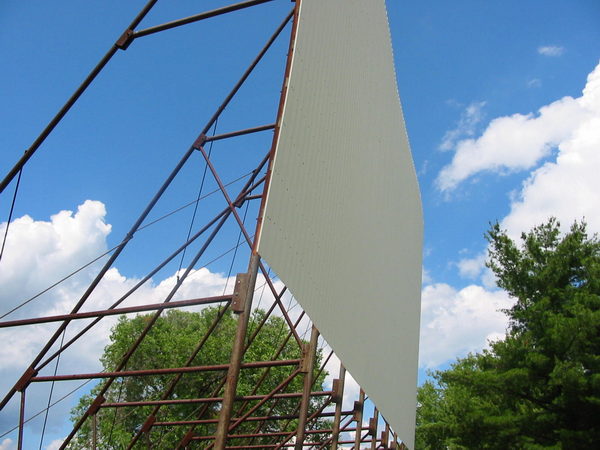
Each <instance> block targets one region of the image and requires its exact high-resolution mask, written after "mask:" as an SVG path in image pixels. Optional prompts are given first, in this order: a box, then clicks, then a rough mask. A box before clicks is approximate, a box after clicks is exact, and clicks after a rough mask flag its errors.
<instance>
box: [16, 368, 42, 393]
mask: <svg viewBox="0 0 600 450" xmlns="http://www.w3.org/2000/svg"><path fill="white" fill-rule="evenodd" d="M37 374H38V371H37V370H35V369H34V368H33V367H31V366H29V369H27V370H26V371H25V373H24V374H23V375H22V376H21V378H19V381H17V383H16V384H15V390H16V391H18V392H23V390H25V388H26V387H27V386H29V383H30V382H31V379H32V378H33V377H35V376H36V375H37Z"/></svg>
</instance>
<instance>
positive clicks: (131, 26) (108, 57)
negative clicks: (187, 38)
mask: <svg viewBox="0 0 600 450" xmlns="http://www.w3.org/2000/svg"><path fill="white" fill-rule="evenodd" d="M157 1H158V0H150V1H149V2H148V3H146V5H145V6H144V7H143V8H142V10H141V11H140V12H139V13H138V15H137V16H136V17H135V19H133V21H132V22H131V24H129V26H128V27H127V28H126V29H125V30H126V31H127V30H133V29H134V28H135V27H137V26H138V25H139V23H140V22H141V21H142V19H143V18H144V17H145V16H146V14H148V12H149V11H150V10H151V9H152V7H153V6H154V4H155V3H156V2H157ZM118 49H119V47H118V46H117V44H116V43H115V44H113V45H112V47H111V48H110V49H109V50H108V52H107V53H106V54H105V55H104V57H103V58H102V59H101V60H100V62H99V63H98V64H97V65H96V67H94V68H93V69H92V71H91V72H90V73H89V75H88V76H87V77H86V79H85V80H83V83H81V84H80V85H79V87H78V88H77V89H76V90H75V92H74V93H73V95H71V97H70V98H69V99H68V100H67V102H66V103H65V104H64V105H63V107H62V108H61V109H60V110H59V111H58V113H56V115H55V116H54V117H53V118H52V120H51V121H50V122H49V123H48V125H46V128H44V129H43V130H42V132H41V133H40V135H39V136H38V137H37V139H36V140H35V141H33V144H31V146H30V147H29V148H28V149H27V150H26V151H25V153H24V154H23V156H21V158H20V159H19V160H18V161H17V163H16V164H15V165H14V167H13V168H12V169H11V170H10V172H8V174H7V175H6V177H4V179H3V180H2V182H0V193H2V192H3V191H4V189H6V186H8V184H9V183H10V182H11V181H12V179H13V178H14V177H15V175H16V174H17V173H18V172H19V171H20V170H21V168H22V167H23V166H24V165H25V164H26V163H27V161H29V158H31V157H32V156H33V154H34V153H35V152H36V150H37V149H38V148H39V146H40V145H42V143H43V142H44V141H45V140H46V138H47V137H48V136H49V135H50V133H52V130H54V128H55V127H56V125H58V123H59V122H60V121H61V120H62V118H63V117H64V116H65V114H67V112H69V110H70V109H71V107H72V106H73V105H74V104H75V102H76V101H77V99H79V97H81V94H83V92H84V91H85V90H86V89H87V88H88V86H89V85H90V84H91V83H92V81H94V79H95V78H96V76H97V75H98V74H99V73H100V71H101V70H102V69H103V68H104V66H106V64H108V62H109V61H110V60H111V58H112V57H113V56H114V54H115V53H116V52H117V50H118ZM0 409H1V408H0Z"/></svg>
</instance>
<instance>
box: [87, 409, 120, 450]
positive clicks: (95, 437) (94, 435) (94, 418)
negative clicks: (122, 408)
mask: <svg viewBox="0 0 600 450" xmlns="http://www.w3.org/2000/svg"><path fill="white" fill-rule="evenodd" d="M116 413H117V411H115V414H116ZM97 448H98V413H97V412H96V413H94V414H93V415H92V450H96V449H97Z"/></svg>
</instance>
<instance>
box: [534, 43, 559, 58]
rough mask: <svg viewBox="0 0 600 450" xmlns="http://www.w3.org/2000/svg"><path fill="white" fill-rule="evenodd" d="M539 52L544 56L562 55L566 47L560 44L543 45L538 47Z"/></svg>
mask: <svg viewBox="0 0 600 450" xmlns="http://www.w3.org/2000/svg"><path fill="white" fill-rule="evenodd" d="M537 52H538V53H539V54H540V55H544V56H561V55H562V54H563V53H564V52H565V48H564V47H561V46H559V45H543V46H541V47H538V49H537Z"/></svg>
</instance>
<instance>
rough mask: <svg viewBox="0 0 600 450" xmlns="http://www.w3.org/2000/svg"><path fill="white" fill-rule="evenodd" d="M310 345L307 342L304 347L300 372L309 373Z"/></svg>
mask: <svg viewBox="0 0 600 450" xmlns="http://www.w3.org/2000/svg"><path fill="white" fill-rule="evenodd" d="M310 359H311V358H310V345H309V343H308V342H305V343H304V345H303V346H302V361H301V362H300V372H301V373H308V372H309V369H310Z"/></svg>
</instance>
